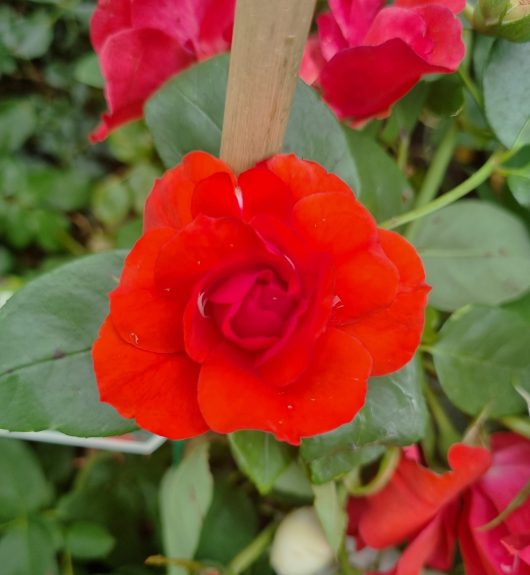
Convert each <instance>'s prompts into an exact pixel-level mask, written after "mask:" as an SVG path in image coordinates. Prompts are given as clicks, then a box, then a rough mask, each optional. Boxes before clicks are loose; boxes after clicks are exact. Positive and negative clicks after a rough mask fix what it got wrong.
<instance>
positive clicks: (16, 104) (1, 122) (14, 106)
mask: <svg viewBox="0 0 530 575" xmlns="http://www.w3.org/2000/svg"><path fill="white" fill-rule="evenodd" d="M36 123H37V118H36V116H35V109H34V107H33V105H32V103H31V102H30V101H29V100H3V101H2V102H0V154H8V153H10V152H15V151H16V150H18V149H19V148H20V147H22V145H23V144H24V142H25V141H26V140H27V139H28V138H29V137H30V136H31V135H32V134H33V132H34V131H35V128H36Z"/></svg>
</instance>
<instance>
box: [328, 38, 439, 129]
mask: <svg viewBox="0 0 530 575" xmlns="http://www.w3.org/2000/svg"><path fill="white" fill-rule="evenodd" d="M441 71H444V70H443V69H441V68H439V67H437V66H432V65H430V64H428V63H427V62H425V61H424V60H423V59H422V58H420V57H419V56H418V55H417V54H416V53H415V52H414V50H412V48H410V46H408V45H407V44H406V43H405V42H404V41H403V40H400V39H398V38H396V39H393V40H389V41H388V42H385V43H384V44H381V45H379V46H358V47H356V48H350V49H348V50H343V51H341V52H339V53H337V54H336V55H335V56H334V57H333V58H332V59H331V60H330V61H329V62H328V63H327V64H326V65H325V66H324V68H323V70H322V73H321V75H320V85H321V87H322V91H323V93H324V98H325V99H326V101H327V102H328V103H329V104H330V105H331V106H332V108H333V109H334V110H335V112H336V113H337V115H338V116H339V117H341V118H352V119H354V120H364V119H367V118H370V117H372V116H375V115H378V114H382V113H384V112H386V111H387V110H389V109H390V107H391V106H392V104H394V102H396V101H397V100H399V99H400V98H402V97H403V96H404V95H405V94H406V93H407V92H408V91H409V90H410V89H411V88H412V87H413V86H414V84H416V82H417V81H418V80H419V79H420V78H421V76H423V75H424V74H428V73H434V72H441Z"/></svg>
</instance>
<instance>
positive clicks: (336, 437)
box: [301, 360, 427, 482]
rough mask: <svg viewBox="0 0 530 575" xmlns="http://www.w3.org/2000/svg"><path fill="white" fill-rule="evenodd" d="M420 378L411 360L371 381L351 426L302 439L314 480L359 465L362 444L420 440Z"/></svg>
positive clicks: (423, 413) (423, 417) (422, 418)
mask: <svg viewBox="0 0 530 575" xmlns="http://www.w3.org/2000/svg"><path fill="white" fill-rule="evenodd" d="M420 378H421V372H420V368H419V367H418V366H417V364H416V362H415V361H414V360H413V361H411V362H410V363H408V364H407V365H406V366H405V367H403V368H402V369H400V370H399V371H397V372H395V373H393V374H391V375H387V376H385V377H374V378H371V379H370V381H369V382H368V395H367V398H366V403H365V405H364V407H363V408H362V409H361V411H360V412H359V413H358V415H357V416H356V417H355V418H354V420H353V421H352V422H351V423H348V424H346V425H343V426H341V427H339V428H338V429H336V430H334V431H331V432H329V433H325V434H323V435H316V436H315V437H310V438H308V439H305V440H304V441H303V442H302V447H301V453H302V457H303V458H304V459H305V461H307V462H308V463H310V466H311V471H312V475H313V480H314V481H315V482H319V481H326V480H327V479H329V477H330V474H333V475H332V476H333V477H335V476H337V475H339V474H342V473H345V472H347V471H349V470H350V469H352V468H353V467H355V466H356V465H358V462H359V459H358V457H359V456H358V455H357V454H356V453H355V451H356V450H357V449H358V448H360V447H363V446H365V445H408V444H410V443H414V442H416V441H418V440H419V439H421V437H422V436H423V432H424V430H425V423H426V418H427V412H426V407H425V402H424V399H423V395H422V392H421V380H420ZM319 470H321V472H319Z"/></svg>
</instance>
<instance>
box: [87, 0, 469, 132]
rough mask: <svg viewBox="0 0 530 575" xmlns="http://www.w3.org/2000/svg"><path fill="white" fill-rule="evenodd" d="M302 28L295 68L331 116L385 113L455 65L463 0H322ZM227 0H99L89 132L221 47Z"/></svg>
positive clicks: (139, 106)
mask: <svg viewBox="0 0 530 575" xmlns="http://www.w3.org/2000/svg"><path fill="white" fill-rule="evenodd" d="M329 6H330V11H329V12H326V13H324V14H321V15H320V16H319V18H318V34H316V35H314V36H312V37H311V38H309V40H308V42H307V46H306V50H305V55H304V60H303V62H302V68H301V71H300V73H301V76H302V78H303V79H304V80H305V81H306V82H308V83H309V84H315V85H316V86H318V87H319V88H320V89H321V90H322V92H323V96H324V98H325V99H326V101H327V102H328V104H329V105H330V106H331V107H332V108H333V110H334V111H335V112H336V114H337V115H338V116H339V117H340V118H347V119H349V120H352V121H354V122H363V121H365V120H367V119H370V118H372V117H385V116H386V115H388V114H389V112H390V108H391V107H392V105H393V104H394V103H395V102H396V101H397V100H399V99H400V98H401V97H403V96H404V95H405V94H406V93H407V92H408V91H409V90H410V89H411V88H412V87H413V86H414V85H415V84H416V83H417V82H418V81H419V80H420V78H422V77H423V76H424V75H426V74H432V73H450V72H454V71H455V70H456V69H457V68H458V66H459V64H460V62H461V61H462V59H463V58H464V54H465V46H464V43H463V41H462V24H461V23H460V21H459V19H458V18H457V17H456V14H458V12H461V11H462V10H463V9H464V6H465V2H464V0H396V1H395V2H394V4H392V5H391V6H385V5H384V2H382V0H330V2H329ZM234 8H235V0H197V1H194V2H190V1H189V0H164V1H157V2H149V1H147V0H99V2H98V6H97V8H96V11H95V12H94V16H93V18H92V22H91V38H92V44H93V46H94V49H95V50H96V52H97V53H98V55H99V59H100V63H101V68H102V70H103V75H104V77H105V89H106V99H107V102H108V106H109V109H110V113H108V114H105V115H104V116H103V119H102V123H101V125H100V126H99V127H98V128H97V129H96V130H95V131H94V132H93V134H92V136H91V139H92V141H94V142H97V141H100V140H103V139H105V138H106V137H107V135H108V133H109V131H111V130H113V129H114V128H116V127H118V126H120V125H121V124H123V123H125V122H128V121H130V120H133V119H137V118H140V117H141V116H142V113H143V112H142V110H143V105H144V103H145V101H146V99H147V98H148V97H149V96H150V95H151V94H152V93H153V92H154V91H155V90H156V89H158V88H159V87H160V86H161V85H162V83H163V82H165V81H166V80H167V79H168V78H170V77H171V76H172V75H173V74H176V73H177V72H180V71H181V70H183V69H184V68H186V67H187V66H189V65H190V64H192V63H194V62H197V61H200V60H203V59H205V58H208V57H210V56H213V55H215V54H219V53H222V52H225V51H227V50H228V49H229V48H230V42H231V36H232V28H233V21H234Z"/></svg>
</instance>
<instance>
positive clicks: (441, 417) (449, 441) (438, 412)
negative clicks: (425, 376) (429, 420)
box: [423, 381, 460, 452]
mask: <svg viewBox="0 0 530 575" xmlns="http://www.w3.org/2000/svg"><path fill="white" fill-rule="evenodd" d="M423 394H424V395H425V399H426V401H427V405H428V406H429V410H430V412H431V413H432V416H433V419H434V421H435V422H436V427H438V432H439V434H440V438H441V440H442V449H443V451H444V452H446V451H447V449H448V448H449V446H451V445H453V443H456V442H457V441H458V440H459V439H460V435H459V434H458V432H457V431H456V429H455V428H454V426H453V424H452V423H451V420H450V419H449V418H448V417H447V414H446V413H445V411H444V409H443V407H442V406H441V405H440V402H439V401H438V398H437V397H436V395H435V393H434V392H433V390H432V389H431V387H430V386H429V383H428V382H427V381H424V385H423Z"/></svg>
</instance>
